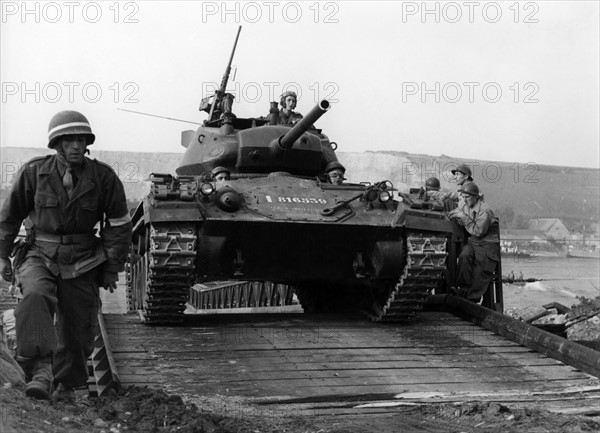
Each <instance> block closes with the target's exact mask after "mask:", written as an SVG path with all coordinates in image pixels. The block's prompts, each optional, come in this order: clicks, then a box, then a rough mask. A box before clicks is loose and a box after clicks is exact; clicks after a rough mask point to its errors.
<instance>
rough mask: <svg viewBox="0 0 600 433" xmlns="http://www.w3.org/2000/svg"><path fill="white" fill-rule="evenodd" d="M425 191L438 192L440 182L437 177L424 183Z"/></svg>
mask: <svg viewBox="0 0 600 433" xmlns="http://www.w3.org/2000/svg"><path fill="white" fill-rule="evenodd" d="M425 189H427V190H429V191H439V190H440V180H439V179H438V178H437V177H430V178H429V179H427V180H426V181H425Z"/></svg>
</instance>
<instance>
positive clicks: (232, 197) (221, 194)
mask: <svg viewBox="0 0 600 433" xmlns="http://www.w3.org/2000/svg"><path fill="white" fill-rule="evenodd" d="M215 203H216V204H217V206H218V207H219V209H221V210H224V211H225V212H235V211H238V210H239V209H240V208H241V207H242V196H241V195H240V193H239V192H237V191H236V190H235V189H233V188H231V187H229V186H226V187H224V188H220V189H219V191H218V192H217V199H216V201H215Z"/></svg>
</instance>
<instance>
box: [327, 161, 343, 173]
mask: <svg viewBox="0 0 600 433" xmlns="http://www.w3.org/2000/svg"><path fill="white" fill-rule="evenodd" d="M336 169H337V170H342V173H346V167H344V166H343V165H342V164H341V163H340V162H338V161H333V162H330V163H329V164H327V165H326V166H325V174H327V173H329V172H330V171H332V170H336Z"/></svg>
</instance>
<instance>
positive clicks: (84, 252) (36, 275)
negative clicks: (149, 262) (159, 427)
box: [0, 111, 131, 400]
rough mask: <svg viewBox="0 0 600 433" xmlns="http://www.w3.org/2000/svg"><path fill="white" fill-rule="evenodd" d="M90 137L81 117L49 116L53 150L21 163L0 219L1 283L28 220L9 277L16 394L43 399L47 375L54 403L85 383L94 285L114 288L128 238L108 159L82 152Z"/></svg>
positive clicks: (120, 191) (120, 193) (120, 192)
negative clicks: (14, 295) (14, 297)
mask: <svg viewBox="0 0 600 433" xmlns="http://www.w3.org/2000/svg"><path fill="white" fill-rule="evenodd" d="M94 140H95V136H94V134H93V133H92V129H91V127H90V124H89V122H88V120H87V119H86V117H85V116H84V115H82V114H81V113H78V112H77V111H62V112H60V113H58V114H56V115H55V116H54V117H53V118H52V120H51V121H50V125H49V128H48V147H49V148H50V149H55V150H56V154H55V155H48V156H42V157H38V158H34V159H32V160H31V161H29V162H28V163H26V164H25V165H24V166H23V167H22V168H21V170H20V171H19V172H18V173H17V175H16V177H15V179H14V182H13V186H12V189H11V190H10V193H9V194H8V197H7V199H6V201H5V202H4V205H3V208H2V215H1V216H0V273H1V274H2V278H3V279H4V280H7V281H11V280H12V279H13V269H12V265H11V262H10V261H9V256H10V254H11V251H12V249H13V243H14V240H15V238H16V236H17V234H18V232H19V228H20V227H21V223H22V222H23V220H24V219H25V218H27V217H29V219H30V220H31V222H32V225H33V226H32V229H31V235H30V236H29V238H28V239H27V243H26V244H24V245H21V247H20V249H19V251H18V253H17V255H16V258H15V262H14V265H15V266H14V278H15V280H16V282H17V284H18V285H20V287H21V291H22V293H23V300H22V301H21V302H20V303H19V304H18V305H17V308H16V310H15V316H16V339H17V355H16V359H17V362H18V363H19V364H20V365H21V367H22V368H23V370H24V372H25V374H26V378H27V379H28V382H27V385H26V389H25V393H26V394H27V395H28V396H30V397H33V398H37V399H48V398H49V397H50V393H51V389H52V385H53V382H54V383H55V384H57V386H56V391H55V397H56V398H57V399H62V400H72V399H73V398H74V390H73V389H74V388H77V387H80V386H83V385H85V384H86V382H87V380H88V367H87V359H88V357H89V356H90V355H91V353H92V351H93V348H94V337H95V335H96V330H97V325H98V322H97V314H98V310H99V308H100V298H99V292H98V290H99V286H102V287H104V289H107V290H110V291H111V292H112V291H113V290H114V289H115V288H116V282H117V280H118V272H120V271H122V270H123V269H124V262H125V259H126V257H127V251H128V248H129V243H130V242H131V219H130V217H129V212H128V209H127V202H126V199H125V191H124V188H123V184H122V183H121V181H120V180H119V178H118V177H117V175H116V174H115V172H114V170H113V169H112V168H111V167H110V166H108V165H106V164H104V163H102V162H99V161H97V160H94V159H90V158H87V157H86V156H85V155H86V152H87V147H88V146H90V145H92V144H93V143H94ZM98 223H99V227H100V228H101V229H100V232H99V235H100V236H99V237H98V236H96V229H95V227H96V226H97V224H98ZM55 315H56V326H55V321H54V320H55Z"/></svg>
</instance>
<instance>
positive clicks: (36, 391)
mask: <svg viewBox="0 0 600 433" xmlns="http://www.w3.org/2000/svg"><path fill="white" fill-rule="evenodd" d="M53 379H54V377H53V375H52V363H51V362H50V361H47V360H42V361H38V362H37V363H36V365H35V367H34V369H33V376H32V378H31V381H29V383H27V385H25V395H27V396H28V397H33V398H37V399H38V400H48V399H49V398H50V387H51V386H52V381H53Z"/></svg>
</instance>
